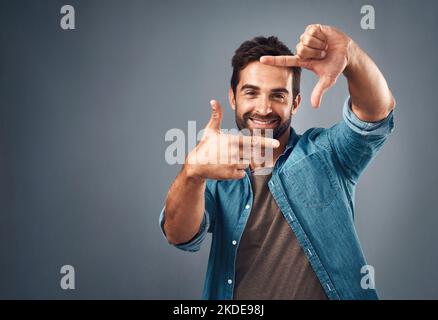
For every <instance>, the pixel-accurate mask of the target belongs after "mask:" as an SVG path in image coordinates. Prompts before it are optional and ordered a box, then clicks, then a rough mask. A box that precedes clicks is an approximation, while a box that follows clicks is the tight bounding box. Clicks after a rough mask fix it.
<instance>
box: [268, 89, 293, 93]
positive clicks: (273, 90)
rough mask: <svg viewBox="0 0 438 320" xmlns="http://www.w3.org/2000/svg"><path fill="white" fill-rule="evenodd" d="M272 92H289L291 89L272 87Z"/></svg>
mask: <svg viewBox="0 0 438 320" xmlns="http://www.w3.org/2000/svg"><path fill="white" fill-rule="evenodd" d="M271 92H275V93H280V92H283V93H287V94H289V90H287V89H286V88H275V89H272V90H271Z"/></svg>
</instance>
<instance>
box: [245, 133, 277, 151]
mask: <svg viewBox="0 0 438 320" xmlns="http://www.w3.org/2000/svg"><path fill="white" fill-rule="evenodd" d="M239 145H240V146H251V147H255V146H261V147H262V148H272V149H275V148H278V147H279V146H280V141H278V140H276V139H272V138H266V137H260V136H240V139H239Z"/></svg>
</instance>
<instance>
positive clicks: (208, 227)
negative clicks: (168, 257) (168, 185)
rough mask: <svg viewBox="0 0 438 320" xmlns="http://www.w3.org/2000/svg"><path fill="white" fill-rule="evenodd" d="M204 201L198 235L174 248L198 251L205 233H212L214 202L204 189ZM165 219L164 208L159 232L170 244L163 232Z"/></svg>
mask: <svg viewBox="0 0 438 320" xmlns="http://www.w3.org/2000/svg"><path fill="white" fill-rule="evenodd" d="M204 199H205V211H204V216H203V218H202V222H201V225H200V227H199V231H198V233H197V234H196V235H195V236H194V237H193V238H192V239H191V240H190V241H188V242H185V243H179V244H176V245H174V246H175V247H176V248H178V249H181V250H184V251H190V252H196V251H199V249H200V248H201V244H202V242H203V241H204V239H205V237H206V235H207V232H212V229H213V225H214V221H215V216H214V215H215V209H214V208H215V202H214V198H213V197H212V195H211V193H210V192H209V190H208V188H206V191H205V196H204ZM165 218H166V207H164V208H163V209H162V210H161V213H160V216H159V219H158V220H159V221H158V222H159V225H160V230H161V233H162V235H163V236H164V238H165V239H166V241H167V242H168V243H170V242H169V240H167V237H166V232H165V231H164V221H165Z"/></svg>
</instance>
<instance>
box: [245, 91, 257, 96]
mask: <svg viewBox="0 0 438 320" xmlns="http://www.w3.org/2000/svg"><path fill="white" fill-rule="evenodd" d="M246 94H247V95H248V96H254V95H255V94H256V93H255V91H247V92H246Z"/></svg>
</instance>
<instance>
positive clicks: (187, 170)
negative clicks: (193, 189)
mask: <svg viewBox="0 0 438 320" xmlns="http://www.w3.org/2000/svg"><path fill="white" fill-rule="evenodd" d="M195 166H196V165H193V164H189V163H185V164H184V165H183V167H182V170H181V174H182V175H183V177H184V179H185V180H187V181H188V182H190V183H193V184H203V183H204V182H205V178H204V177H201V176H200V175H199V174H198V172H197V171H196V167H195Z"/></svg>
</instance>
